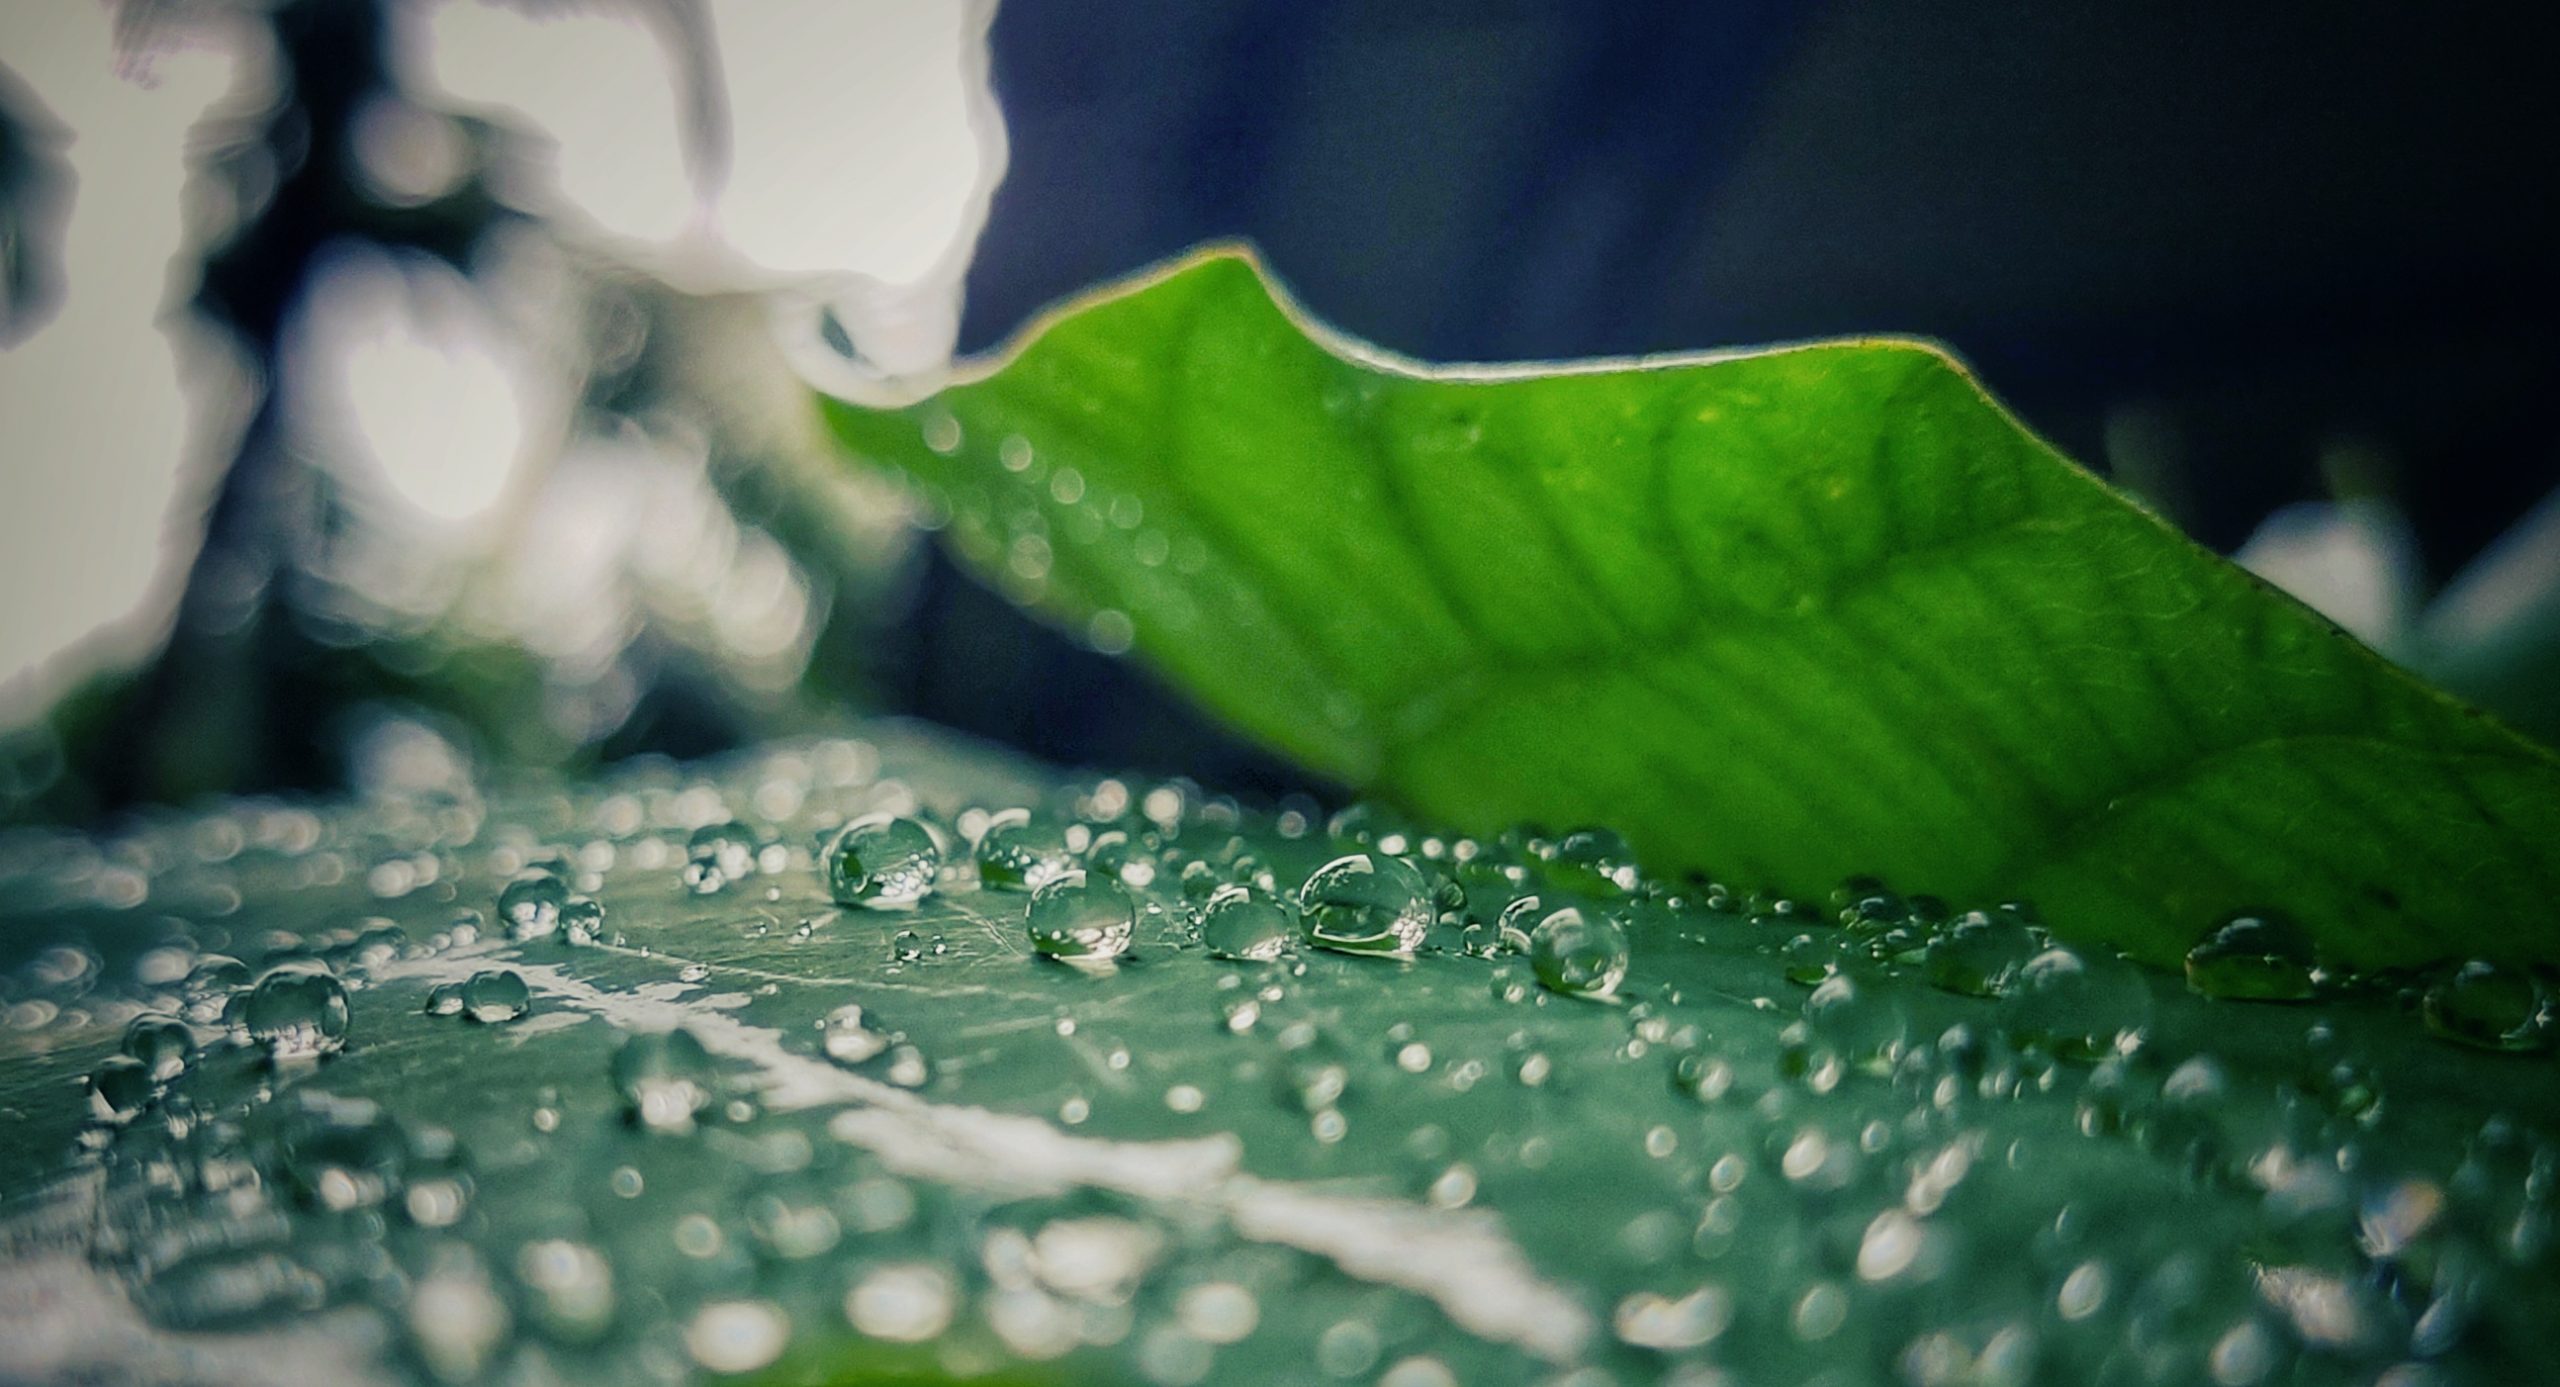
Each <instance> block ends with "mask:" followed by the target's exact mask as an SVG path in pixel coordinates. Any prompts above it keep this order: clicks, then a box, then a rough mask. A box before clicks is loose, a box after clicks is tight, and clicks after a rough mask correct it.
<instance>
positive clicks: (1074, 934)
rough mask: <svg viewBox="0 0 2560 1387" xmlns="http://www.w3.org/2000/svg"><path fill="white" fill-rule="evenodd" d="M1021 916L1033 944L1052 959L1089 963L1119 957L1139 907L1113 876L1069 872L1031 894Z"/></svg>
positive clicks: (1126, 944) (1136, 919)
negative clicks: (1027, 906)
mask: <svg viewBox="0 0 2560 1387" xmlns="http://www.w3.org/2000/svg"><path fill="white" fill-rule="evenodd" d="M1024 920H1025V922H1026V923H1027V925H1028V927H1029V929H1030V931H1031V947H1033V948H1035V949H1037V950H1039V951H1040V952H1041V953H1043V954H1046V955H1048V956H1049V957H1051V958H1055V959H1064V960H1066V961H1068V962H1092V961H1100V960H1103V959H1109V958H1117V957H1118V956H1119V955H1120V954H1121V953H1122V952H1123V951H1124V950H1126V949H1127V948H1128V947H1129V937H1130V935H1132V934H1133V933H1135V932H1136V930H1137V923H1138V908H1137V905H1136V904H1135V903H1134V902H1132V901H1131V900H1130V899H1129V893H1128V892H1127V891H1126V890H1124V889H1122V888H1121V885H1120V883H1118V882H1116V881H1113V880H1112V879H1111V878H1109V877H1106V876H1098V875H1095V874H1093V873H1090V872H1069V873H1068V874H1066V875H1065V876H1062V877H1059V878H1058V879H1056V880H1054V881H1051V882H1049V883H1048V884H1047V885H1045V886H1042V887H1041V888H1040V889H1039V890H1037V891H1034V892H1032V893H1031V904H1030V907H1029V908H1028V909H1027V910H1026V911H1025V912H1024Z"/></svg>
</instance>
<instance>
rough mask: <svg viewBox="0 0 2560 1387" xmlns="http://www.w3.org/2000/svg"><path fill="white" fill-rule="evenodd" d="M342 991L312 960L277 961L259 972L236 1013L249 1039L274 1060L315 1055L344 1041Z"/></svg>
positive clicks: (344, 992)
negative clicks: (246, 997)
mask: <svg viewBox="0 0 2560 1387" xmlns="http://www.w3.org/2000/svg"><path fill="white" fill-rule="evenodd" d="M347 1021H348V1010H347V989H346V987H345V985H344V984H342V983H340V982H339V981H338V979H337V976H336V975H335V974H333V973H331V972H330V971H329V969H328V968H327V966H326V965H324V964H321V963H318V962H316V961H309V960H303V961H295V962H287V963H279V964H277V965H275V966H274V967H272V968H269V969H267V970H266V971H265V972H264V973H262V974H260V975H259V976H258V981H257V985H256V986H254V987H252V988H251V989H250V990H249V993H248V1000H247V1001H246V1002H245V1003H243V1005H242V1007H241V1011H240V1024H241V1027H242V1028H243V1029H244V1030H245V1031H246V1032H247V1034H248V1037H249V1039H250V1040H251V1041H252V1042H254V1043H256V1044H259V1045H263V1046H265V1047H266V1049H267V1054H268V1055H269V1056H270V1057H271V1058H273V1059H276V1060H279V1061H290V1060H305V1059H317V1058H319V1057H321V1056H324V1055H332V1054H335V1053H337V1052H338V1051H339V1050H340V1049H342V1048H344V1047H345V1045H346V1043H347Z"/></svg>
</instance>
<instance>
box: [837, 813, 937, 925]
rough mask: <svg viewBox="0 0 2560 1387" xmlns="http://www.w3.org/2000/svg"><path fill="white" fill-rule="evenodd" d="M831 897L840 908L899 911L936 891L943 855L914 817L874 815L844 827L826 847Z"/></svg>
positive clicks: (928, 833)
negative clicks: (936, 880)
mask: <svg viewBox="0 0 2560 1387" xmlns="http://www.w3.org/2000/svg"><path fill="white" fill-rule="evenodd" d="M825 860H826V878H827V894H828V895H830V896H832V897H833V898H834V899H835V902H836V904H838V905H848V906H872V907H876V908H887V909H896V908H900V907H905V906H911V905H914V904H915V903H916V902H918V901H920V900H923V899H924V898H925V897H926V896H927V895H929V894H931V892H932V891H933V886H934V880H935V877H936V876H937V875H938V874H939V873H940V872H941V870H942V851H941V849H940V848H939V847H937V846H936V845H935V843H934V840H933V834H932V832H931V831H930V830H928V829H927V828H926V827H925V826H924V825H923V824H920V823H918V822H916V821H915V820H913V819H908V818H900V817H897V816H895V815H890V814H874V815H872V816H870V817H868V818H862V819H856V820H854V821H853V822H852V823H850V824H848V825H846V826H845V828H844V830H843V831H842V832H840V833H838V834H837V835H836V836H835V840H834V841H833V842H831V843H829V844H828V845H827V850H826V854H825Z"/></svg>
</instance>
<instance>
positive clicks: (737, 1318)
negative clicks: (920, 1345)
mask: <svg viewBox="0 0 2560 1387" xmlns="http://www.w3.org/2000/svg"><path fill="white" fill-rule="evenodd" d="M951 427H952V434H953V445H952V446H954V447H957V446H959V445H958V434H959V425H957V424H954V425H952V426H951ZM790 1342H791V1319H790V1317H789V1316H787V1315H785V1314H783V1313H782V1307H781V1306H779V1305H776V1304H774V1303H773V1302H771V1301H768V1300H721V1301H713V1302H712V1303H711V1304H708V1305H705V1306H703V1307H702V1308H701V1309H700V1310H697V1311H695V1312H694V1315H693V1319H692V1320H691V1321H690V1322H688V1323H687V1324H686V1325H685V1327H684V1347H685V1352H687V1353H690V1354H692V1355H693V1361H694V1362H696V1363H699V1364H701V1365H702V1366H703V1367H704V1368H706V1369H708V1370H709V1371H711V1372H715V1373H751V1372H754V1371H755V1370H756V1369H758V1368H761V1367H764V1366H766V1365H767V1364H769V1363H771V1362H773V1360H775V1359H776V1358H779V1357H781V1356H782V1350H783V1348H784V1347H785V1346H786V1345H788V1344H789V1343H790Z"/></svg>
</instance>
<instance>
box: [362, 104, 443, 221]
mask: <svg viewBox="0 0 2560 1387" xmlns="http://www.w3.org/2000/svg"><path fill="white" fill-rule="evenodd" d="M348 137H349V138H350V139H352V140H353V141H354V143H355V152H356V164H357V167H358V168H359V170H360V171H361V172H362V174H363V176H364V181H365V185H366V190H367V191H369V192H371V193H372V194H373V196H374V197H375V198H377V199H379V200H380V201H382V202H384V203H387V204H389V205H391V206H395V207H416V206H419V205H422V204H424V203H429V202H433V201H435V200H436V199H437V198H440V197H443V196H444V195H446V194H447V193H450V192H452V191H453V190H454V189H456V188H458V187H460V186H461V185H462V180H463V177H464V176H465V175H466V174H468V173H469V172H470V171H471V170H470V166H469V163H468V158H469V154H470V151H469V148H468V147H467V146H466V145H465V144H464V142H463V138H462V132H461V131H460V130H457V129H455V128H454V123H453V121H452V120H451V118H449V117H447V116H445V115H444V114H443V113H442V112H439V111H430V110H427V109H425V108H423V107H420V106H415V105H412V104H410V103H409V102H407V101H403V100H401V99H400V98H399V97H397V96H391V95H381V96H376V97H374V98H372V99H371V100H368V101H367V102H365V104H364V106H363V108H362V109H360V110H358V111H357V112H356V116H355V120H354V122H353V128H351V129H350V130H349V131H348Z"/></svg>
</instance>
